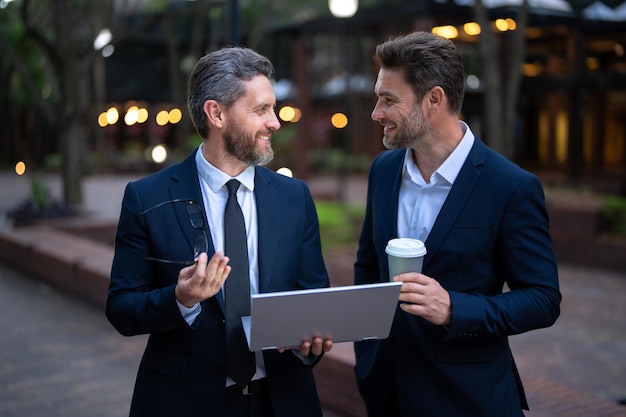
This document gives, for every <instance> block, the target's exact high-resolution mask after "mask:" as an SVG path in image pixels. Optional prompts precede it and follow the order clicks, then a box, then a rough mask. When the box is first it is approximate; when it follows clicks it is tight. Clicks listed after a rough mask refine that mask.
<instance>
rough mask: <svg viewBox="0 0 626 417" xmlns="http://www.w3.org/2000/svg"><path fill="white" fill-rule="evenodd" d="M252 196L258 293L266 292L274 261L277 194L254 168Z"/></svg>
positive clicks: (265, 176)
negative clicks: (253, 200)
mask: <svg viewBox="0 0 626 417" xmlns="http://www.w3.org/2000/svg"><path fill="white" fill-rule="evenodd" d="M254 195H255V198H256V211H257V225H258V233H257V237H258V244H257V245H258V256H259V292H261V293H263V292H267V291H268V290H269V287H270V279H271V272H272V269H273V267H274V261H275V259H276V245H277V244H278V242H277V241H276V239H272V238H271V236H277V233H276V230H275V229H276V227H280V219H279V218H278V216H279V204H280V202H279V194H278V191H277V190H276V189H275V188H274V187H272V186H271V178H269V176H267V175H265V172H264V171H263V170H262V169H260V168H258V167H257V168H256V173H255V176H254Z"/></svg>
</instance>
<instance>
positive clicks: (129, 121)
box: [124, 106, 139, 126]
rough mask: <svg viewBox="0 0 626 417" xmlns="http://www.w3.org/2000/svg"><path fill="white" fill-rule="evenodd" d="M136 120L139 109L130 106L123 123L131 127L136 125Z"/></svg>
mask: <svg viewBox="0 0 626 417" xmlns="http://www.w3.org/2000/svg"><path fill="white" fill-rule="evenodd" d="M137 119H139V109H138V108H137V106H132V107H130V108H129V109H128V111H127V112H126V115H125V116H124V123H126V125H127V126H132V125H134V124H135V123H137Z"/></svg>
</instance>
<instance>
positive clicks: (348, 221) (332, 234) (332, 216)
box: [315, 201, 365, 251]
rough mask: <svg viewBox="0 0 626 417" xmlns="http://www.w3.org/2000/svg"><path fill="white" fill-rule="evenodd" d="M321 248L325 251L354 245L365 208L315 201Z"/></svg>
mask: <svg viewBox="0 0 626 417" xmlns="http://www.w3.org/2000/svg"><path fill="white" fill-rule="evenodd" d="M315 206H316V208H317V216H318V218H319V222H320V234H321V238H322V248H323V250H324V251H327V250H329V249H332V248H337V247H341V246H345V245H349V244H352V243H355V242H356V241H357V240H358V238H359V234H360V232H361V225H362V223H363V217H364V215H365V206H361V205H349V204H344V203H340V202H335V201H316V202H315Z"/></svg>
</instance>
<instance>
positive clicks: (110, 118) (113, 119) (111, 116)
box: [107, 107, 120, 125]
mask: <svg viewBox="0 0 626 417" xmlns="http://www.w3.org/2000/svg"><path fill="white" fill-rule="evenodd" d="M119 118H120V113H119V112H118V111H117V109H116V108H115V107H111V108H110V109H108V110H107V123H108V124H110V125H114V124H115V123H117V121H118V120H119Z"/></svg>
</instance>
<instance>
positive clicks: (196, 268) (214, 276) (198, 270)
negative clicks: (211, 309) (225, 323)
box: [175, 252, 231, 308]
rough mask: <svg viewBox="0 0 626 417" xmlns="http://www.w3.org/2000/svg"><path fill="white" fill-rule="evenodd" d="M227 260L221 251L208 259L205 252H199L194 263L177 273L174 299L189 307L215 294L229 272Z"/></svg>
mask: <svg viewBox="0 0 626 417" xmlns="http://www.w3.org/2000/svg"><path fill="white" fill-rule="evenodd" d="M228 261H229V259H228V257H227V256H224V254H223V253H222V252H216V253H215V255H213V257H212V258H211V260H210V261H208V256H207V254H206V253H204V252H203V253H201V254H200V256H198V259H197V261H196V263H195V264H193V265H191V266H188V267H186V268H183V269H181V270H180V272H179V273H178V282H177V283H176V290H175V291H176V300H178V302H179V303H181V304H182V305H184V306H185V307H187V308H190V307H193V306H194V305H195V304H196V303H199V302H201V301H204V300H206V299H207V298H211V297H213V296H214V295H215V294H217V293H218V292H219V290H220V288H222V285H224V281H226V278H228V274H230V269H231V268H230V266H228Z"/></svg>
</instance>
